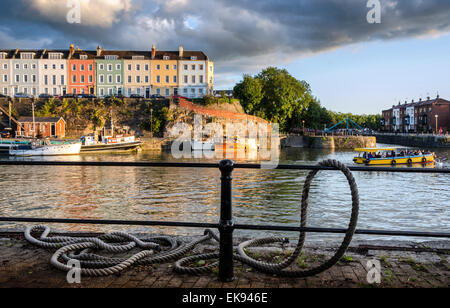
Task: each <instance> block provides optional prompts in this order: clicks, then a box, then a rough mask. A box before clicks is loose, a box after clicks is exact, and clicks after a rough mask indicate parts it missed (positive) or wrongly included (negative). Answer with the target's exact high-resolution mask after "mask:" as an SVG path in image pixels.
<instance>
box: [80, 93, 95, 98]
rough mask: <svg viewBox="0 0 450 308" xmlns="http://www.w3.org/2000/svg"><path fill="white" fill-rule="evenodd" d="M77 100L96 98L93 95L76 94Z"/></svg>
mask: <svg viewBox="0 0 450 308" xmlns="http://www.w3.org/2000/svg"><path fill="white" fill-rule="evenodd" d="M78 98H87V99H93V98H97V96H95V95H93V94H78Z"/></svg>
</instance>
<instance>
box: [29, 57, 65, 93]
mask: <svg viewBox="0 0 450 308" xmlns="http://www.w3.org/2000/svg"><path fill="white" fill-rule="evenodd" d="M68 54H69V52H68V51H64V50H46V49H44V50H43V51H42V52H41V54H40V58H39V61H38V66H39V91H38V93H37V95H39V94H50V95H55V96H56V95H58V96H59V95H64V94H66V92H67V56H68ZM33 95H36V94H33Z"/></svg>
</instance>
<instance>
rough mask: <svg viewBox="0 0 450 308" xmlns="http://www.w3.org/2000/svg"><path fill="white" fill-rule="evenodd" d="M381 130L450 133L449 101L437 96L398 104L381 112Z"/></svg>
mask: <svg viewBox="0 0 450 308" xmlns="http://www.w3.org/2000/svg"><path fill="white" fill-rule="evenodd" d="M381 126H382V130H383V131H385V132H397V133H440V132H443V133H446V132H448V131H450V101H447V100H445V99H442V98H440V97H439V96H437V97H436V98H435V99H432V98H430V97H428V98H427V100H425V101H423V100H422V99H420V100H419V101H418V102H414V101H412V102H411V103H408V102H405V103H404V104H401V103H399V104H398V105H397V106H392V108H391V109H389V110H383V112H382V123H381Z"/></svg>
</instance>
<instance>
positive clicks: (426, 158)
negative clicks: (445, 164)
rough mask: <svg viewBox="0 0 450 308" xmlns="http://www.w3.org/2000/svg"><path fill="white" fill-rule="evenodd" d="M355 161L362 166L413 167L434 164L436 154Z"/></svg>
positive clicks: (357, 158) (361, 158)
mask: <svg viewBox="0 0 450 308" xmlns="http://www.w3.org/2000/svg"><path fill="white" fill-rule="evenodd" d="M353 161H354V162H355V163H357V164H360V165H363V164H364V165H411V164H428V163H432V162H434V154H429V155H420V156H405V157H388V158H371V159H366V158H364V157H355V158H354V159H353Z"/></svg>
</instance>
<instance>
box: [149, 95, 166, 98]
mask: <svg viewBox="0 0 450 308" xmlns="http://www.w3.org/2000/svg"><path fill="white" fill-rule="evenodd" d="M150 98H152V99H153V98H158V99H159V98H165V97H164V96H162V95H159V94H153V95H152V96H150Z"/></svg>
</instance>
